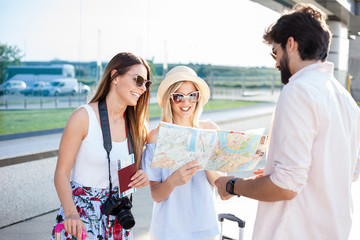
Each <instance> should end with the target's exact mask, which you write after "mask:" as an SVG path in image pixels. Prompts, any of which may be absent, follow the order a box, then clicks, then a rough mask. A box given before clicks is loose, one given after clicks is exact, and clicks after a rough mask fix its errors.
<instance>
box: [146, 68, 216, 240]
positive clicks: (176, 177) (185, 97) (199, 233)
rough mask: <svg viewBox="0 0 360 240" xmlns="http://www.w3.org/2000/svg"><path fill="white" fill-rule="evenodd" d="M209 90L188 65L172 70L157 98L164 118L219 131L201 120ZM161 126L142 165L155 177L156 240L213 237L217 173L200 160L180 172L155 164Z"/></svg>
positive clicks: (152, 184)
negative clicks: (156, 146)
mask: <svg viewBox="0 0 360 240" xmlns="http://www.w3.org/2000/svg"><path fill="white" fill-rule="evenodd" d="M209 95H210V90H209V87H208V85H207V84H206V82H205V81H204V80H203V79H201V78H199V77H198V76H197V75H196V73H195V71H194V70H192V69H191V68H188V67H186V66H177V67H175V68H173V69H171V70H170V71H169V72H168V73H167V75H166V77H165V79H164V80H163V81H162V82H161V84H160V86H159V89H158V92H157V100H158V103H159V105H160V106H161V107H162V108H163V111H162V119H161V120H162V121H164V122H168V123H173V124H177V125H181V126H187V127H196V128H202V129H218V127H217V126H216V125H215V124H214V123H212V122H209V121H206V122H205V121H199V117H200V115H201V112H202V108H203V105H204V104H205V103H206V102H207V101H208V99H209ZM157 135H158V128H156V129H154V130H152V131H151V132H150V133H149V137H148V141H147V144H146V150H145V151H144V154H143V160H142V169H144V171H145V172H146V173H147V175H148V178H149V180H150V189H151V195H152V198H153V200H154V201H155V203H154V208H153V214H152V221H151V227H150V235H151V238H152V239H157V240H162V239H172V240H176V239H192V240H194V239H199V240H200V239H214V238H215V237H216V235H218V233H219V231H218V225H217V219H216V212H215V205H214V186H215V185H214V182H215V180H216V179H217V178H218V177H219V176H220V174H219V173H217V172H212V171H204V170H200V169H201V167H200V166H198V165H197V161H196V159H194V160H193V161H192V162H189V163H187V164H185V165H184V166H183V167H181V168H180V169H178V170H176V171H175V170H170V169H160V168H151V161H152V156H153V153H154V149H155V142H156V139H157Z"/></svg>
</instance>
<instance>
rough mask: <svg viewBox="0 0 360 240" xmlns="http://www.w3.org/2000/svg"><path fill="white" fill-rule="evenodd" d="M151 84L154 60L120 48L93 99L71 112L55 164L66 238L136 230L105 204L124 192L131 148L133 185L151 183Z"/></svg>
mask: <svg viewBox="0 0 360 240" xmlns="http://www.w3.org/2000/svg"><path fill="white" fill-rule="evenodd" d="M150 85H151V81H150V68H149V65H148V63H147V62H146V61H145V60H144V59H142V58H141V57H138V56H135V55H134V54H132V53H127V52H123V53H119V54H117V55H116V56H114V57H113V58H112V59H111V61H110V62H109V63H108V65H107V67H106V69H105V72H104V74H103V76H102V79H101V81H100V82H99V84H98V88H97V90H96V93H95V95H94V97H93V98H92V99H91V101H90V102H89V103H88V104H85V105H83V106H81V107H79V108H78V109H77V110H75V111H74V113H73V114H72V115H71V117H70V119H69V121H68V123H67V125H66V127H65V130H64V133H63V135H62V139H61V143H60V147H59V155H58V161H57V166H56V170H55V187H56V190H57V193H58V196H59V199H60V202H61V208H60V211H59V214H58V216H57V219H56V224H57V223H63V224H64V227H65V231H66V232H65V231H63V232H62V235H61V239H75V238H77V239H81V234H82V231H83V230H85V231H86V235H87V237H90V239H114V240H115V239H132V232H131V230H125V229H123V228H122V226H121V225H120V223H119V221H118V219H117V217H115V216H112V215H110V216H106V215H105V214H103V213H102V207H103V206H104V202H106V200H107V199H108V198H109V195H111V194H110V191H112V192H111V193H112V194H113V195H115V194H118V191H119V188H118V186H119V182H118V174H117V169H118V167H117V166H118V160H121V159H124V158H127V157H128V156H129V154H130V149H133V152H134V159H135V164H136V167H137V172H136V173H135V175H134V176H133V177H132V178H131V180H132V181H131V183H130V185H131V186H132V187H135V188H141V187H144V186H146V185H147V184H148V178H147V176H146V174H145V173H144V171H143V170H141V169H140V163H141V158H142V153H143V146H144V143H145V140H146V138H147V133H148V130H147V127H146V116H147V111H148V106H149V100H150ZM101 101H105V103H106V108H107V113H108V114H107V115H108V119H109V127H110V135H111V142H112V149H111V151H110V155H109V158H108V155H107V151H106V150H105V149H104V144H103V141H104V140H103V135H102V125H101V124H100V115H99V107H98V105H99V102H101ZM132 139H133V140H134V141H131V140H132ZM135 140H136V141H135ZM131 142H132V144H130V145H131V146H132V147H131V148H130V147H129V143H131ZM109 159H110V160H109ZM108 161H109V162H108ZM110 172H111V173H110ZM109 173H110V177H111V184H112V186H114V187H113V188H112V189H109V186H110V180H109ZM53 238H54V231H53V234H52V239H53Z"/></svg>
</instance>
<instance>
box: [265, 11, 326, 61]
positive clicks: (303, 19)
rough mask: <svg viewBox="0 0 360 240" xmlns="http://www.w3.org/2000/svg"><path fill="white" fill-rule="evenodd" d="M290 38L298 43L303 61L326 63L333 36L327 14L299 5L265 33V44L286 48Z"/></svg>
mask: <svg viewBox="0 0 360 240" xmlns="http://www.w3.org/2000/svg"><path fill="white" fill-rule="evenodd" d="M289 37H293V38H294V40H295V41H296V42H297V43H298V50H299V53H300V57H301V59H302V60H314V59H316V60H321V61H323V62H324V61H325V60H326V59H327V57H328V53H329V46H330V42H331V37H332V34H331V32H330V30H329V26H328V25H327V24H326V14H325V13H324V12H322V11H321V10H320V9H318V8H317V7H315V6H313V5H311V4H297V5H295V6H294V7H293V8H292V10H291V11H290V12H288V13H285V14H283V15H282V16H281V17H280V18H279V19H278V21H277V22H276V23H275V24H274V25H272V26H270V27H269V28H268V29H267V30H266V31H265V33H264V36H263V39H264V42H265V43H268V44H272V43H274V42H275V43H280V44H281V47H282V48H285V46H286V42H287V40H288V38H289Z"/></svg>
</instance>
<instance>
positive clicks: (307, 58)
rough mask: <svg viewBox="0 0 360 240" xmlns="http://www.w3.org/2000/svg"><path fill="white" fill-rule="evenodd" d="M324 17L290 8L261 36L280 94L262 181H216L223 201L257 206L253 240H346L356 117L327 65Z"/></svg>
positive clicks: (359, 119) (359, 132) (357, 144)
mask: <svg viewBox="0 0 360 240" xmlns="http://www.w3.org/2000/svg"><path fill="white" fill-rule="evenodd" d="M325 20H326V16H325V14H324V13H322V12H321V11H320V10H319V9H317V8H316V7H314V6H312V5H296V6H295V7H294V8H293V9H292V11H291V12H289V13H287V14H284V15H283V16H282V17H280V19H279V20H278V21H277V22H276V24H275V25H273V26H271V27H270V28H269V29H268V30H267V31H266V32H265V34H264V40H265V42H267V43H268V44H272V46H273V51H272V56H273V57H274V59H275V60H276V68H278V69H279V70H280V71H281V80H282V82H283V84H284V85H285V86H284V89H283V91H282V93H281V96H280V98H279V100H278V103H277V107H276V111H275V113H274V120H273V123H272V127H271V130H270V143H269V151H268V156H267V161H266V166H265V172H264V177H258V178H251V179H241V178H235V179H234V178H233V177H221V178H219V179H218V180H217V181H216V186H217V187H218V192H219V194H220V196H221V198H222V199H229V198H230V197H232V195H231V194H235V195H240V196H245V197H249V198H253V199H256V200H259V201H260V202H259V206H258V211H257V217H256V221H255V226H254V233H253V239H261V240H264V239H276V240H278V239H291V240H296V239H348V236H349V233H350V228H351V212H352V198H351V184H352V181H354V180H356V179H357V177H358V174H359V170H360V158H359V149H360V111H359V107H358V106H357V105H356V103H355V101H354V100H353V98H352V97H351V96H350V94H349V93H348V92H347V91H346V90H345V89H344V88H343V87H342V86H341V85H340V84H339V82H338V81H337V80H336V79H335V78H334V76H333V70H334V66H333V64H332V63H329V62H325V60H326V58H327V56H328V51H329V45H330V41H331V32H330V31H329V28H328V26H327V24H326V22H325Z"/></svg>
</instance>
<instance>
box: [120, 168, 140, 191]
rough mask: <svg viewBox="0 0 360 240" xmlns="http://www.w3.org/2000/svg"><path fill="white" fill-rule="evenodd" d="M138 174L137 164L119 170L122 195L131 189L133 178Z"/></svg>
mask: <svg viewBox="0 0 360 240" xmlns="http://www.w3.org/2000/svg"><path fill="white" fill-rule="evenodd" d="M135 173H136V167H135V163H133V164H131V165H129V166H127V167H124V168H122V169H119V170H118V176H119V187H120V193H123V192H125V191H126V190H128V189H130V188H131V187H129V183H130V182H131V177H132V176H133V175H134V174H135Z"/></svg>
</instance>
